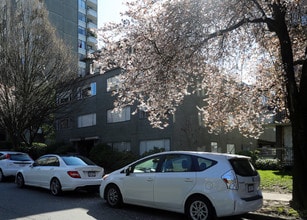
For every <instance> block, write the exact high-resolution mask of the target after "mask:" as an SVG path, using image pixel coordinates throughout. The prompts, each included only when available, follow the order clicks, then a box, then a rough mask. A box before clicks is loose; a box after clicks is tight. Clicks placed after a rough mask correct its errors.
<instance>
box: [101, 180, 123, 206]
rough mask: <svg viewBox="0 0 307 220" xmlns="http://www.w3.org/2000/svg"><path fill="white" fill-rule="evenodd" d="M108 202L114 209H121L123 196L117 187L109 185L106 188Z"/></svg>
mask: <svg viewBox="0 0 307 220" xmlns="http://www.w3.org/2000/svg"><path fill="white" fill-rule="evenodd" d="M105 195H106V197H105V198H106V201H107V204H108V205H109V206H111V207H113V208H119V207H121V206H122V204H123V198H122V194H121V193H120V190H119V188H118V187H117V186H116V185H109V186H108V187H107V188H106V194H105Z"/></svg>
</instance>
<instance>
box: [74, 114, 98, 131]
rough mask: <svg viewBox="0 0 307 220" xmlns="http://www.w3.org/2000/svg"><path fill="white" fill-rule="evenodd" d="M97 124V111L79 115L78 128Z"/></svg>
mask: <svg viewBox="0 0 307 220" xmlns="http://www.w3.org/2000/svg"><path fill="white" fill-rule="evenodd" d="M94 125H96V113H92V114H87V115H81V116H79V117H78V128H83V127H89V126H94Z"/></svg>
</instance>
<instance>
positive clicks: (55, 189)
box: [50, 178, 62, 196]
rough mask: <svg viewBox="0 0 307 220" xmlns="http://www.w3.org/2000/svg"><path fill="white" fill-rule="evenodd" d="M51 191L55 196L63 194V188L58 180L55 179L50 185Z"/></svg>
mask: <svg viewBox="0 0 307 220" xmlns="http://www.w3.org/2000/svg"><path fill="white" fill-rule="evenodd" d="M50 191H51V194H52V195H54V196H58V195H60V194H61V193H62V186H61V183H60V181H59V180H58V179H57V178H53V179H52V180H51V183H50Z"/></svg>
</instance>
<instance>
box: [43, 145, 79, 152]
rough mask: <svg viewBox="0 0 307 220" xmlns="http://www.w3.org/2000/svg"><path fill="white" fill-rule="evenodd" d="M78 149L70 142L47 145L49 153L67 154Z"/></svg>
mask: <svg viewBox="0 0 307 220" xmlns="http://www.w3.org/2000/svg"><path fill="white" fill-rule="evenodd" d="M75 152H76V149H75V148H74V146H73V145H72V144H69V143H54V144H51V145H49V146H48V147H47V150H46V153H47V154H66V153H75Z"/></svg>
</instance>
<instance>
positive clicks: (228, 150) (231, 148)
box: [227, 144, 236, 154]
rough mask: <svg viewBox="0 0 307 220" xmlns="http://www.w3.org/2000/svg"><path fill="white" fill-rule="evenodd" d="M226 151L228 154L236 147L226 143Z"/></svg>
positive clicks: (234, 150)
mask: <svg viewBox="0 0 307 220" xmlns="http://www.w3.org/2000/svg"><path fill="white" fill-rule="evenodd" d="M227 153H228V154H235V153H236V148H235V145H234V144H227Z"/></svg>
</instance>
